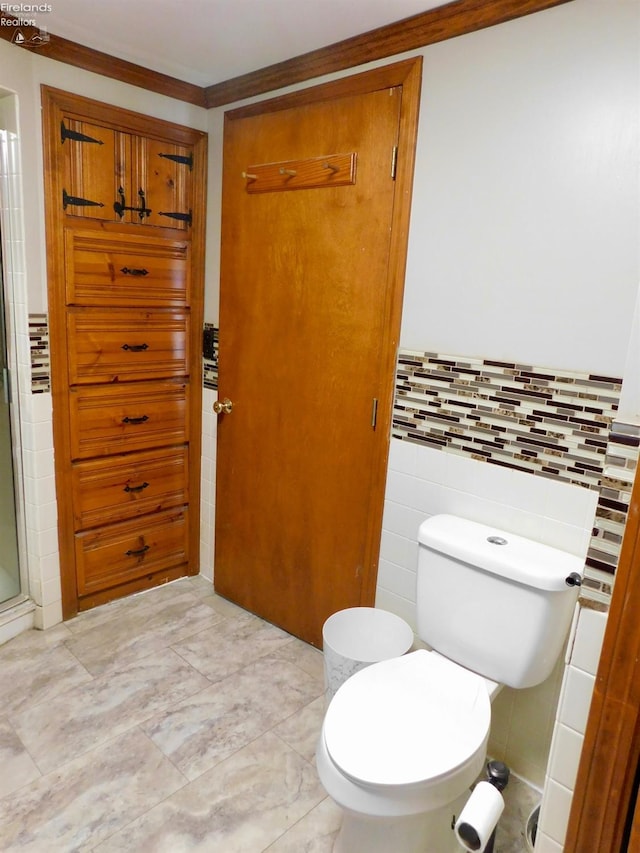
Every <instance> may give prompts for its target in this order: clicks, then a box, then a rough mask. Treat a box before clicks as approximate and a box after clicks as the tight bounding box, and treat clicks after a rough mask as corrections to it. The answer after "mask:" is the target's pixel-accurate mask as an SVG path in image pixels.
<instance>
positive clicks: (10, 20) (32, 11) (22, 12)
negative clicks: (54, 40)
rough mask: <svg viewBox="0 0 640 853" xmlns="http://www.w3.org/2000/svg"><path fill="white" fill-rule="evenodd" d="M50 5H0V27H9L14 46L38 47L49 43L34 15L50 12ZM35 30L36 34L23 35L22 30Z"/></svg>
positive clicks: (44, 29)
mask: <svg viewBox="0 0 640 853" xmlns="http://www.w3.org/2000/svg"><path fill="white" fill-rule="evenodd" d="M51 10H52V6H51V4H50V3H0V27H11V28H12V29H13V37H12V39H11V41H13V42H15V43H16V44H25V45H26V44H29V45H38V44H45V43H46V42H48V41H49V34H48V33H47V30H46V27H42V26H40V24H39V23H38V21H37V20H36V18H35V15H36V14H42V13H43V12H51ZM25 28H35V29H37V30H38V32H37V33H35V34H34V33H31V32H30V33H25V32H23V29H25Z"/></svg>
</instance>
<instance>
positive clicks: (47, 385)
mask: <svg viewBox="0 0 640 853" xmlns="http://www.w3.org/2000/svg"><path fill="white" fill-rule="evenodd" d="M29 349H30V352H31V393H32V394H48V393H49V392H50V391H51V356H50V349H49V318H48V317H47V315H46V314H29Z"/></svg>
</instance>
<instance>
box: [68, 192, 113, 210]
mask: <svg viewBox="0 0 640 853" xmlns="http://www.w3.org/2000/svg"><path fill="white" fill-rule="evenodd" d="M68 205H71V206H72V207H104V204H103V203H102V202H101V201H91V199H89V198H78V196H75V195H69V194H68V193H67V191H66V190H64V189H63V190H62V209H63V210H66V209H67V207H68Z"/></svg>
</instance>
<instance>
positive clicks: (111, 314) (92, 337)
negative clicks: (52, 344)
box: [67, 308, 190, 385]
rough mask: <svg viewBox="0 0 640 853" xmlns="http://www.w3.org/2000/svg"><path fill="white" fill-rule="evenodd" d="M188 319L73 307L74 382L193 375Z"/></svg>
mask: <svg viewBox="0 0 640 853" xmlns="http://www.w3.org/2000/svg"><path fill="white" fill-rule="evenodd" d="M189 319H190V318H189V314H188V313H187V312H185V311H160V310H156V311H143V310H130V309H125V308H118V309H116V308H112V309H110V310H109V309H100V308H71V309H70V310H69V311H68V313H67V340H68V350H69V360H68V362H69V383H70V384H71V385H76V384H79V383H82V384H86V383H95V382H118V381H120V382H125V381H127V382H133V381H137V380H141V379H162V378H171V377H173V376H188V375H189V362H188V341H189V338H190V329H189Z"/></svg>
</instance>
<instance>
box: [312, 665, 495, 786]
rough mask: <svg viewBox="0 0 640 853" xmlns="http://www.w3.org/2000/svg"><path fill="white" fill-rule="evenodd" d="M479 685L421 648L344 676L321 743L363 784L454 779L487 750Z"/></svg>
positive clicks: (483, 692)
mask: <svg viewBox="0 0 640 853" xmlns="http://www.w3.org/2000/svg"><path fill="white" fill-rule="evenodd" d="M490 722H491V703H490V700H489V693H488V691H487V688H486V686H485V684H484V680H483V679H482V678H481V677H480V676H478V675H476V674H475V673H472V672H469V671H468V670H465V669H463V668H462V667H460V666H458V665H457V664H455V663H452V662H451V661H448V660H446V659H445V658H442V657H440V656H439V655H436V654H433V653H431V652H428V651H425V650H423V649H420V650H418V651H415V652H411V653H410V654H407V655H404V656H402V657H399V658H394V659H392V660H388V661H382V662H380V663H376V664H373V665H372V666H369V667H367V668H365V669H363V670H361V671H360V672H357V673H356V674H355V675H353V676H352V677H351V678H350V679H348V680H347V681H346V682H345V683H344V684H343V685H342V686H341V687H340V689H339V690H338V692H337V693H336V695H335V696H334V698H333V700H332V701H331V704H330V705H329V708H328V710H327V713H326V716H325V721H324V727H323V731H324V740H325V744H326V747H327V751H328V754H329V756H330V758H331V760H332V761H333V762H334V763H335V765H336V766H337V767H338V769H339V770H340V771H341V772H342V773H343V774H344V775H345V776H347V777H348V778H350V779H352V780H353V781H354V782H356V783H358V784H361V785H365V786H370V787H377V786H411V785H418V784H420V783H425V782H427V781H435V780H437V779H441V778H443V777H447V776H449V775H451V774H454V773H455V772H456V771H457V770H459V769H462V768H464V767H466V766H467V765H468V764H469V762H470V761H473V760H475V758H476V756H477V753H478V752H479V751H483V752H484V750H485V748H486V742H487V738H488V735H489V725H490Z"/></svg>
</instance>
